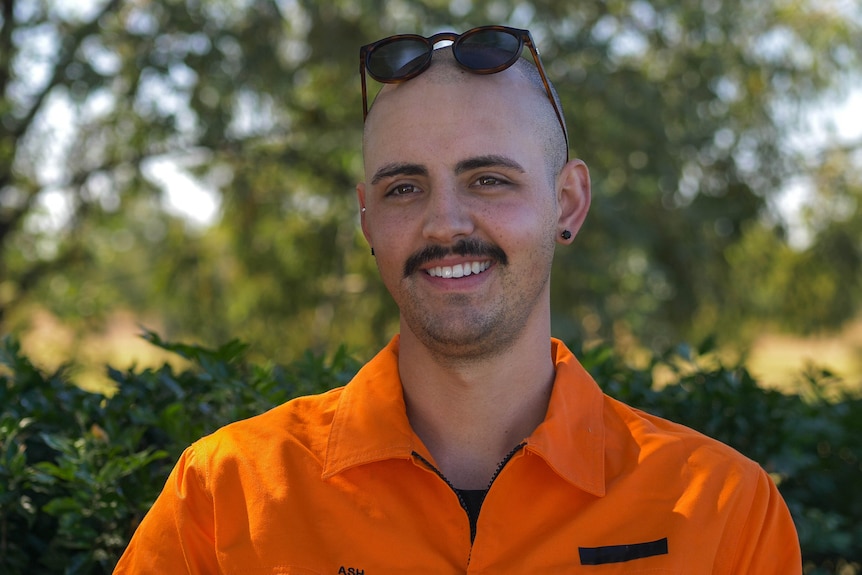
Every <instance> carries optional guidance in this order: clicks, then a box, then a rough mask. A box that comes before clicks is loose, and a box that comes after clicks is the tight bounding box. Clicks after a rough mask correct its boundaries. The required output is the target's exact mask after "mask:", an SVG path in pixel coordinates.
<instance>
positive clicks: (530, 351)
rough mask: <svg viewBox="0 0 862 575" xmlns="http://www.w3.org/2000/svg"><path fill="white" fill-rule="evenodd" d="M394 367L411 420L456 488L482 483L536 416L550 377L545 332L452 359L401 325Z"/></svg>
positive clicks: (540, 418) (526, 432) (545, 403)
mask: <svg viewBox="0 0 862 575" xmlns="http://www.w3.org/2000/svg"><path fill="white" fill-rule="evenodd" d="M402 327H404V326H402ZM399 372H400V375H401V381H402V385H403V387H404V398H405V402H406V405H407V417H408V419H409V420H410V424H411V426H412V427H413V429H414V431H415V432H416V434H417V435H418V436H419V438H420V439H421V440H422V441H423V443H424V444H425V446H426V447H427V448H428V451H429V452H430V453H431V455H432V457H433V458H434V462H435V464H436V465H437V467H438V468H439V469H440V471H441V472H442V473H443V474H444V475H445V476H446V477H447V479H449V481H450V482H451V483H452V484H453V485H454V486H455V487H457V488H460V489H483V488H486V487H488V485H489V483H490V481H491V479H492V477H493V474H494V472H495V471H496V469H497V466H498V465H499V463H500V462H501V461H502V460H503V458H504V457H505V456H506V454H507V453H509V452H510V451H511V450H512V448H514V447H515V446H517V445H518V444H519V443H521V442H522V441H523V440H524V439H526V438H527V437H528V436H529V435H530V434H531V433H532V432H533V430H534V429H535V428H536V427H537V426H538V425H539V424H540V423H541V422H542V421H543V420H544V417H545V413H546V412H547V407H548V401H549V398H550V394H551V388H552V386H553V381H554V365H553V361H552V359H551V349H550V337H549V336H548V335H546V336H544V337H532V338H522V340H519V341H517V342H516V343H515V344H514V345H513V346H512V348H511V349H509V350H507V351H506V353H502V354H497V355H496V356H494V357H491V358H482V359H479V360H476V361H474V362H470V361H465V360H459V361H458V362H457V363H452V362H443V361H440V360H439V358H436V357H435V356H434V355H433V354H432V353H431V352H429V351H428V349H427V348H425V347H424V346H423V345H422V344H421V343H420V342H419V341H418V340H417V339H416V338H415V337H413V336H412V334H410V332H409V330H406V331H405V330H403V329H402V334H401V342H400V345H399Z"/></svg>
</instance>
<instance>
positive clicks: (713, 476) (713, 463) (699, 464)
mask: <svg viewBox="0 0 862 575" xmlns="http://www.w3.org/2000/svg"><path fill="white" fill-rule="evenodd" d="M604 418H605V448H606V449H605V454H606V464H607V469H608V474H609V479H611V480H613V477H616V478H619V479H622V478H627V479H629V480H630V479H636V482H637V483H639V484H641V485H649V486H651V488H652V489H655V490H657V491H659V492H664V493H666V494H668V496H670V495H671V494H675V495H674V497H680V498H682V499H688V498H690V497H694V498H696V499H697V500H698V501H700V502H702V503H707V505H708V506H715V505H719V504H720V505H725V504H726V505H731V506H739V509H738V511H740V512H743V511H744V508H745V506H746V505H748V504H749V503H750V502H751V499H752V498H753V497H755V493H757V492H758V490H760V489H762V488H763V486H764V485H765V484H769V483H771V480H770V478H769V475H768V474H767V473H766V471H765V470H764V469H763V468H762V467H761V466H760V464H759V463H757V462H755V461H753V460H751V459H749V458H748V457H746V456H744V455H743V454H741V453H740V452H738V451H737V450H735V449H734V448H732V447H730V446H729V445H726V444H724V443H722V442H720V441H718V440H716V439H713V438H711V437H708V436H706V435H704V434H703V433H700V432H698V431H695V430H694V429H691V428H689V427H686V426H685V425H681V424H679V423H675V422H672V421H669V420H667V419H663V418H661V417H657V416H655V415H651V414H649V413H646V412H644V411H642V410H639V409H636V408H633V407H631V406H629V405H626V404H624V403H622V402H620V401H618V400H615V399H613V398H610V397H607V396H605V409H604ZM713 509H714V507H713Z"/></svg>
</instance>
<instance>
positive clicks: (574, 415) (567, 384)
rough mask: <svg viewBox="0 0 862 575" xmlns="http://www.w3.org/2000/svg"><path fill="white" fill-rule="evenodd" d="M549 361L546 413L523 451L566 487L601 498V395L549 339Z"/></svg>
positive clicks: (571, 358) (560, 344) (563, 349)
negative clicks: (551, 375)
mask: <svg viewBox="0 0 862 575" xmlns="http://www.w3.org/2000/svg"><path fill="white" fill-rule="evenodd" d="M551 357H553V359H554V366H555V369H556V376H555V378H554V388H553V389H552V390H551V400H550V402H549V404H548V412H547V414H546V415H545V420H544V421H543V422H542V423H541V424H539V427H537V428H536V430H535V431H534V432H533V434H532V435H530V437H529V438H527V447H526V450H527V451H532V452H533V453H536V454H537V455H539V456H540V457H541V458H542V459H544V460H545V462H547V464H548V465H549V466H550V467H551V468H552V469H553V470H554V471H556V472H557V474H558V475H560V476H561V477H563V478H564V479H566V480H567V481H568V482H569V483H572V484H573V485H575V486H577V487H579V488H580V489H582V490H584V491H587V492H588V493H591V494H593V495H596V496H599V497H601V496H604V494H605V426H604V413H603V408H604V394H603V393H602V391H601V389H599V386H598V385H596V382H595V381H594V380H593V378H592V377H591V376H590V374H589V373H587V371H586V370H585V369H584V368H583V366H581V364H580V363H579V362H578V360H577V358H575V356H574V354H573V353H572V352H571V351H569V348H567V347H566V346H565V344H564V343H563V342H561V341H560V340H558V339H554V338H552V339H551Z"/></svg>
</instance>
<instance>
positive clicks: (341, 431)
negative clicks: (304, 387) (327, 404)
mask: <svg viewBox="0 0 862 575" xmlns="http://www.w3.org/2000/svg"><path fill="white" fill-rule="evenodd" d="M398 343H399V337H398V336H397V335H396V336H395V337H393V338H392V340H391V341H390V342H389V344H388V345H387V346H386V347H384V348H383V349H382V350H380V352H379V353H378V354H377V355H376V356H374V358H373V359H372V360H371V361H369V362H368V363H367V364H365V366H363V367H362V369H360V370H359V372H358V373H357V374H356V375H355V376H354V377H353V379H352V380H351V381H350V383H348V384H347V386H345V388H344V390H343V391H342V393H341V398H340V400H339V402H338V407H337V408H336V410H335V415H334V416H333V419H332V428H331V429H330V432H329V442H328V444H327V448H326V460H325V462H324V465H323V478H324V479H327V478H329V477H332V476H334V475H337V474H339V473H341V472H342V471H345V470H347V469H349V468H351V467H355V466H357V465H364V464H366V463H372V462H375V461H382V460H385V459H392V458H410V457H411V455H412V454H413V451H414V446H415V444H416V442H418V438H417V437H416V436H415V434H414V433H413V429H412V428H411V427H410V422H409V421H408V420H407V408H406V406H405V404H404V393H403V390H402V388H401V377H400V376H399V375H398Z"/></svg>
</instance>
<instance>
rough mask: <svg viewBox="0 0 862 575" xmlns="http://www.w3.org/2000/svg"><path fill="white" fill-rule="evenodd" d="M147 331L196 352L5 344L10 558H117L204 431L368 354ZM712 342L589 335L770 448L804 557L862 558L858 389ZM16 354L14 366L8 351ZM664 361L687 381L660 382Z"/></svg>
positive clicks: (588, 358) (624, 393) (673, 415)
mask: <svg viewBox="0 0 862 575" xmlns="http://www.w3.org/2000/svg"><path fill="white" fill-rule="evenodd" d="M145 337H146V338H147V339H148V340H149V341H150V342H152V343H153V344H154V345H157V346H159V347H161V348H163V349H166V350H169V351H171V352H174V353H176V354H178V355H180V356H182V357H184V358H186V359H187V360H189V361H190V362H191V363H192V367H191V368H189V369H185V370H182V371H180V372H176V371H175V370H174V369H173V368H171V367H170V366H167V365H166V366H163V367H162V368H160V369H142V370H135V369H129V370H127V371H119V370H115V369H111V368H108V373H109V375H110V377H111V379H112V380H113V381H114V382H116V384H117V390H116V392H115V393H114V394H113V395H111V396H110V397H106V396H103V395H99V394H93V393H88V392H85V391H83V390H81V389H79V388H78V387H76V386H75V385H73V384H72V383H71V382H70V379H69V374H68V371H67V369H65V368H61V369H60V370H58V371H57V372H55V373H50V374H46V373H43V372H41V371H40V370H38V369H36V368H35V367H34V366H33V365H32V364H31V362H30V361H29V360H28V359H27V358H25V357H23V356H22V355H21V352H20V349H19V347H18V344H17V343H16V341H15V340H14V339H12V338H6V339H5V340H4V341H3V345H2V347H0V369H2V371H0V572H2V573H4V574H9V575H15V574H19V573H20V574H23V573H26V574H42V573H46V574H47V573H69V574H77V573H86V574H102V573H110V572H111V570H112V569H113V566H114V564H115V563H116V561H117V559H118V558H119V555H120V554H121V553H122V550H123V549H124V548H125V545H126V543H127V542H128V539H129V537H130V536H131V534H132V533H133V532H134V529H135V527H136V526H137V524H138V522H139V521H140V519H141V518H142V517H143V515H144V513H145V512H146V510H147V509H148V507H149V505H150V504H151V503H152V501H153V500H154V499H155V497H156V496H157V495H158V493H159V491H160V490H161V488H162V486H163V484H164V481H165V478H166V477H167V475H168V473H169V471H170V469H171V467H172V465H173V463H174V461H175V460H176V459H177V458H178V457H179V455H180V453H181V452H182V450H183V449H184V448H185V447H186V446H187V445H188V444H189V443H190V442H192V441H194V440H195V439H197V438H198V437H201V436H203V435H205V434H207V433H210V432H212V431H214V430H215V429H217V428H218V427H220V426H222V425H224V424H226V423H229V422H231V421H235V420H237V419H242V418H245V417H249V416H252V415H254V414H257V413H260V412H263V411H265V410H267V409H269V408H271V407H273V406H275V405H278V404H279V403H282V402H284V401H286V400H287V399H290V398H292V397H295V396H298V395H304V394H309V393H318V392H320V391H323V390H325V389H329V388H332V387H335V386H337V385H342V384H344V383H346V382H347V381H348V380H349V379H350V377H351V376H352V375H353V374H354V373H355V372H356V370H357V369H358V367H359V365H358V363H357V362H356V361H354V360H353V359H351V358H350V357H349V356H348V355H347V354H346V353H345V351H344V350H343V349H340V350H339V351H337V352H336V353H335V355H334V356H333V357H331V358H329V359H327V358H325V357H323V356H319V355H314V354H312V353H307V354H306V355H305V356H304V357H303V358H302V359H301V360H299V361H297V362H295V363H293V364H291V365H288V366H278V365H266V366H261V365H254V364H251V363H249V362H247V361H245V360H244V352H245V346H244V345H243V344H241V343H239V342H236V341H233V342H229V343H227V344H225V345H224V346H222V347H220V348H218V349H212V350H211V349H205V348H201V347H198V346H190V345H183V344H175V343H168V342H164V341H162V340H161V339H160V338H159V337H158V336H157V335H156V334H154V333H146V334H145ZM709 352H710V350H709V348H708V347H704V348H702V349H699V350H696V351H695V350H691V349H689V348H686V347H680V348H677V349H675V350H673V351H672V352H669V353H667V354H665V355H663V356H656V357H654V358H652V361H651V363H650V365H648V366H647V367H646V368H643V369H633V368H631V367H628V366H626V365H625V364H624V363H623V362H622V361H621V360H620V359H619V358H618V357H616V356H615V355H614V354H613V353H612V351H611V350H610V349H609V348H607V347H598V348H593V349H588V350H579V352H578V355H579V357H581V359H582V361H583V363H584V365H585V366H586V367H587V369H589V370H590V371H591V372H592V373H593V375H594V376H595V377H596V379H597V380H598V381H599V382H600V383H601V384H602V385H603V387H604V389H605V390H606V391H607V392H608V393H609V394H611V395H613V396H615V397H617V398H619V399H621V400H623V401H626V402H627V403H630V404H632V405H635V406H638V407H640V408H642V409H645V410H646V411H649V412H652V413H655V414H657V415H661V416H664V417H667V418H669V419H672V420H675V421H679V422H681V423H684V424H687V425H689V426H691V427H694V428H695V429H699V430H701V431H703V432H705V433H707V434H709V435H711V436H713V437H716V438H717V439H720V440H721V441H724V442H726V443H729V444H730V445H733V446H734V447H736V448H737V449H739V450H740V451H742V452H743V453H745V454H746V455H748V456H749V457H751V458H753V459H755V460H757V461H758V462H760V463H761V464H762V465H763V466H764V467H765V468H766V469H767V470H768V471H769V472H770V473H771V474H772V475H773V477H774V478H775V480H776V482H777V483H778V484H779V489H780V490H781V492H782V493H783V495H784V497H785V499H786V500H787V503H788V505H789V506H790V509H791V512H792V513H793V515H794V519H795V520H796V524H797V527H798V529H799V535H800V539H801V541H802V546H803V553H804V556H805V561H806V573H812V574H815V573H816V574H826V573H842V575H847V574H850V573H858V572H859V569H860V566H859V563H858V562H859V561H860V558H862V498H860V497H859V496H855V495H856V492H857V491H858V486H859V485H860V484H862V481H860V480H862V468H860V455H862V400H860V398H858V397H851V396H848V395H846V394H844V395H841V394H839V395H837V396H835V395H834V393H833V392H832V389H833V386H831V385H830V384H831V383H832V378H831V376H830V375H829V374H828V373H819V372H815V371H811V372H810V373H808V374H805V375H804V378H803V381H804V384H805V388H804V392H803V393H802V394H799V395H787V394H782V393H779V392H777V391H774V390H766V389H762V388H761V387H759V386H758V385H757V382H756V381H755V380H754V379H753V378H752V377H751V375H750V374H749V373H748V372H747V371H746V370H745V369H744V368H742V367H739V366H732V367H728V366H725V365H723V364H722V363H720V362H718V361H717V360H716V359H715V357H714V356H713V355H712V354H710V353H709ZM2 366H5V369H4V368H3V367H2ZM656 368H662V369H664V370H665V371H667V370H670V371H671V372H673V374H674V375H675V378H676V379H677V380H678V383H677V384H675V385H669V386H666V387H663V388H660V389H659V388H656V386H654V381H653V373H654V372H655V369H656Z"/></svg>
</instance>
